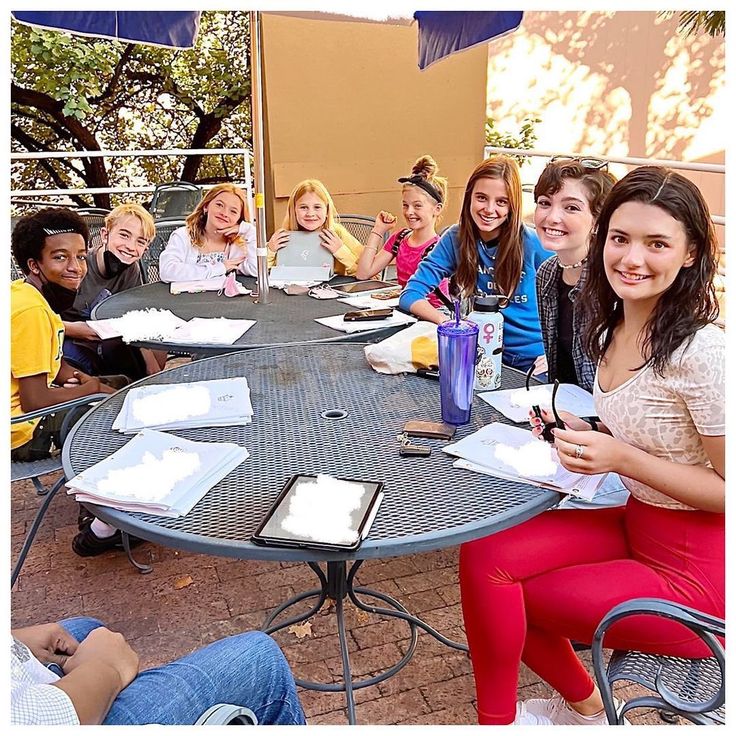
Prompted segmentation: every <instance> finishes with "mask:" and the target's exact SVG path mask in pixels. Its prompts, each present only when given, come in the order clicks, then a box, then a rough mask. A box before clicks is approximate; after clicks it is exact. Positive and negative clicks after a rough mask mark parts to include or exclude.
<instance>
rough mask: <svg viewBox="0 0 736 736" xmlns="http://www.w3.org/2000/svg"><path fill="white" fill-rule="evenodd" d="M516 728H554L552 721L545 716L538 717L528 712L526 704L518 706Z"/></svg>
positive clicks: (518, 704) (515, 719) (515, 720)
mask: <svg viewBox="0 0 736 736" xmlns="http://www.w3.org/2000/svg"><path fill="white" fill-rule="evenodd" d="M513 725H514V726H552V725H554V724H553V723H552V721H551V720H550V719H549V718H547V717H546V716H543V715H536V714H535V713H532V712H530V711H528V710H527V708H526V703H517V704H516V718H514V723H513Z"/></svg>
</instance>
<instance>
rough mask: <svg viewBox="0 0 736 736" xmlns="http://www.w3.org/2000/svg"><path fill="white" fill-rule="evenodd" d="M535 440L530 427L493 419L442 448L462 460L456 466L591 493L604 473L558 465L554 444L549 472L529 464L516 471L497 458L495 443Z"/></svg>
mask: <svg viewBox="0 0 736 736" xmlns="http://www.w3.org/2000/svg"><path fill="white" fill-rule="evenodd" d="M536 442H542V440H539V439H536V438H535V437H534V435H533V434H532V433H531V430H526V429H521V428H520V427H511V426H509V425H507V424H502V423H500V422H493V423H492V424H487V425H486V426H485V427H483V428H482V429H479V430H478V431H477V432H473V434H470V435H468V436H467V437H464V438H463V439H461V440H460V441H459V442H455V443H453V444H451V445H447V446H446V447H444V448H442V449H443V450H444V451H445V452H446V453H447V454H448V455H454V456H456V457H459V458H461V459H462V460H463V461H464V463H462V464H460V465H458V466H457V467H465V468H467V469H469V470H475V471H476V472H482V473H486V474H487V475H495V476H498V477H501V478H509V479H512V480H519V481H522V482H525V483H533V484H534V485H539V486H540V487H543V488H551V489H553V490H558V491H560V492H562V493H570V494H573V495H575V496H578V497H581V498H592V497H593V495H594V494H595V491H596V489H597V488H598V486H599V485H600V484H601V483H602V482H603V479H604V478H605V477H606V474H605V473H604V474H596V475H583V474H580V473H571V472H569V471H568V470H565V468H563V467H562V465H561V464H560V462H559V460H558V459H557V451H556V450H555V449H554V448H551V458H552V461H553V463H554V465H555V471H554V474H552V475H550V474H548V473H546V472H541V473H540V472H539V470H540V468H538V467H536V468H535V467H533V466H531V465H530V466H529V467H528V469H527V470H526V471H524V472H519V471H518V470H517V469H516V468H514V467H513V466H511V465H509V464H507V463H505V462H503V461H502V460H500V459H499V457H498V456H497V455H496V448H497V447H499V446H504V447H508V448H513V449H517V450H518V449H519V448H522V447H523V446H525V445H527V444H529V443H536ZM470 466H472V467H470Z"/></svg>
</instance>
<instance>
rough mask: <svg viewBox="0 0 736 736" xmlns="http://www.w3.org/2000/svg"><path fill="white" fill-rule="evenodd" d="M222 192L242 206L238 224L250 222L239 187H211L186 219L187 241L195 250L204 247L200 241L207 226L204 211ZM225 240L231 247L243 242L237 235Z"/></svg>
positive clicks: (233, 185)
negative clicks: (234, 198) (232, 196)
mask: <svg viewBox="0 0 736 736" xmlns="http://www.w3.org/2000/svg"><path fill="white" fill-rule="evenodd" d="M223 192H227V193H228V194H234V195H235V196H236V197H237V198H238V199H239V200H240V203H241V204H242V205H243V208H242V211H241V213H240V219H239V220H238V223H241V222H244V221H246V220H248V221H250V212H249V210H248V199H247V197H246V194H245V192H244V191H243V190H242V189H241V188H240V187H236V186H235V184H230V183H225V184H218V185H217V186H215V187H212V189H210V190H208V191H207V192H205V194H204V196H203V197H202V199H200V200H199V203H198V204H197V206H196V207H195V208H194V212H192V214H191V215H189V217H187V219H186V225H187V233H188V235H189V239H190V240H191V241H192V245H193V246H194V247H195V248H201V247H202V246H203V245H204V243H203V242H202V240H203V238H204V228H205V226H206V225H207V212H206V211H205V210H206V209H207V206H208V205H209V203H210V202H211V201H212V200H213V199H214V198H215V197H217V195H218V194H222V193H223ZM226 239H227V241H228V244H230V245H232V244H233V243H236V244H242V243H243V242H245V241H244V240H243V237H242V236H241V235H238V234H235V235H233V236H230V237H228V238H226Z"/></svg>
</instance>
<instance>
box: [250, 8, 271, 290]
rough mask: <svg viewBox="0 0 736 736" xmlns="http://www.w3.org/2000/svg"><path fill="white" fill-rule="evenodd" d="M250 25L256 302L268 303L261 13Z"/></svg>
mask: <svg viewBox="0 0 736 736" xmlns="http://www.w3.org/2000/svg"><path fill="white" fill-rule="evenodd" d="M248 21H249V23H250V83H251V124H252V126H253V173H254V179H255V189H256V191H255V205H256V211H255V216H256V256H257V261H258V298H257V299H256V303H259V304H268V247H267V245H266V243H267V242H268V241H267V240H266V209H265V201H264V200H265V197H264V189H265V179H266V177H265V174H264V164H263V160H264V148H265V139H264V135H263V64H262V59H261V13H260V12H259V11H257V10H251V11H249V13H248Z"/></svg>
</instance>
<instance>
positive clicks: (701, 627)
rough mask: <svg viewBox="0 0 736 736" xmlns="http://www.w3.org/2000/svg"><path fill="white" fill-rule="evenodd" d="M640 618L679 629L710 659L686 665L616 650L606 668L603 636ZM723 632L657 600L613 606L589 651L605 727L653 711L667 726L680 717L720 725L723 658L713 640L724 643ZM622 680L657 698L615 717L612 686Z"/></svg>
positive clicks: (643, 699)
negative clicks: (618, 624) (699, 641)
mask: <svg viewBox="0 0 736 736" xmlns="http://www.w3.org/2000/svg"><path fill="white" fill-rule="evenodd" d="M641 615H647V616H659V617H662V618H667V619H670V620H672V621H678V622H680V623H682V624H683V625H684V626H686V627H687V628H689V629H690V630H691V631H694V632H695V633H696V634H697V635H698V636H699V637H700V638H701V639H702V640H703V641H704V642H705V644H706V645H707V646H708V648H709V649H710V650H711V652H712V653H713V656H711V657H706V658H704V659H685V658H683V657H670V656H665V655H657V654H645V653H643V652H636V651H619V650H615V651H614V652H613V654H612V655H611V659H610V660H609V662H608V666H607V667H606V665H605V663H604V661H603V640H604V636H605V634H606V631H607V630H608V629H609V628H610V627H611V625H612V624H614V623H616V622H617V621H620V620H621V619H622V618H625V617H627V616H641ZM725 631H726V627H725V622H724V621H723V620H722V619H719V618H716V617H715V616H710V615H708V614H705V613H701V612H700V611H696V610H695V609H693V608H688V607H687V606H683V605H680V604H678V603H672V602H670V601H665V600H661V599H659V598H635V599H633V600H630V601H626V602H625V603H621V604H619V605H617V606H614V607H613V608H612V609H611V610H610V611H609V612H608V613H607V614H606V615H605V616H604V617H603V620H602V621H601V623H600V624H599V625H598V628H597V629H596V632H595V634H594V636H593V643H592V645H591V649H592V655H593V670H594V672H595V678H596V681H597V683H598V687H599V688H600V691H601V696H602V697H603V705H604V706H605V709H606V716H607V717H608V722H609V723H610V724H612V725H624V723H623V716H624V714H625V713H626V712H627V711H629V710H632V709H634V708H656V709H657V710H659V711H660V715H661V716H662V719H663V720H665V721H668V722H674V721H675V720H676V718H675V717H676V716H679V717H681V718H684V719H686V720H688V721H691V722H692V723H696V724H699V725H714V724H718V725H724V724H725V720H726V706H725V696H726V691H725V673H726V656H725V652H724V649H723V646H722V645H721V643H720V641H719V640H718V638H717V637H725ZM621 680H623V681H628V682H634V683H638V684H639V685H642V686H643V687H645V688H647V689H648V690H650V691H652V693H655V694H654V695H643V696H640V697H635V698H632V699H631V700H629V701H627V702H626V703H624V705H623V707H622V708H620V710H619V711H618V714H617V713H616V708H615V705H614V701H613V692H612V686H613V683H614V682H617V681H621Z"/></svg>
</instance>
